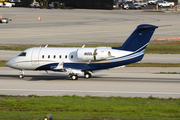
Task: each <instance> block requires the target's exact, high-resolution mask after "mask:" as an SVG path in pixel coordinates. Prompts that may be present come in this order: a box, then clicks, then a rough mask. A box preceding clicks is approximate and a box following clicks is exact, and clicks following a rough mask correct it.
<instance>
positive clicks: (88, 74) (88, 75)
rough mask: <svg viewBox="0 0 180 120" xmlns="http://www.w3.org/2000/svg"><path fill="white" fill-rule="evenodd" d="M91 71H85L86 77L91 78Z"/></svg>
mask: <svg viewBox="0 0 180 120" xmlns="http://www.w3.org/2000/svg"><path fill="white" fill-rule="evenodd" d="M91 76H92V75H91V73H89V72H85V73H84V77H85V78H86V79H89V78H91Z"/></svg>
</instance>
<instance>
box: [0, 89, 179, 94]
mask: <svg viewBox="0 0 180 120" xmlns="http://www.w3.org/2000/svg"><path fill="white" fill-rule="evenodd" d="M0 91H28V92H33V91H35V92H79V93H124V94H173V95H180V93H171V92H131V91H89V90H40V89H39V90H38V89H0Z"/></svg>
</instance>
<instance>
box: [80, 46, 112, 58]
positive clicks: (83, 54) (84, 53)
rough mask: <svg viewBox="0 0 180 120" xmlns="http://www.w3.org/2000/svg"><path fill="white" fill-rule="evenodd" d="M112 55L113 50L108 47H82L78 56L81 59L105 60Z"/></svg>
mask: <svg viewBox="0 0 180 120" xmlns="http://www.w3.org/2000/svg"><path fill="white" fill-rule="evenodd" d="M109 57H111V52H110V51H109V50H106V49H98V48H80V49H78V50H77V58H79V59H81V60H105V59H107V58H109Z"/></svg>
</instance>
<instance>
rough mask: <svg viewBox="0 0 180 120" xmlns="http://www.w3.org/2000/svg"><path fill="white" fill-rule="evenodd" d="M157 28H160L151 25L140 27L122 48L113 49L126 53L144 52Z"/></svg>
mask: <svg viewBox="0 0 180 120" xmlns="http://www.w3.org/2000/svg"><path fill="white" fill-rule="evenodd" d="M156 28H158V27H157V26H154V25H149V24H142V25H139V26H137V28H136V29H135V30H134V32H133V33H132V34H131V35H130V36H129V38H128V39H127V40H126V41H125V42H124V43H123V44H122V46H121V47H113V48H112V49H118V50H126V51H139V50H144V49H145V48H146V46H147V44H148V43H149V41H150V39H151V37H152V35H153V33H154V31H155V29H156Z"/></svg>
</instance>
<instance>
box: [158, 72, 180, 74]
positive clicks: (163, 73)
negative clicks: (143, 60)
mask: <svg viewBox="0 0 180 120" xmlns="http://www.w3.org/2000/svg"><path fill="white" fill-rule="evenodd" d="M156 74H180V73H179V72H160V73H156Z"/></svg>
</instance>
